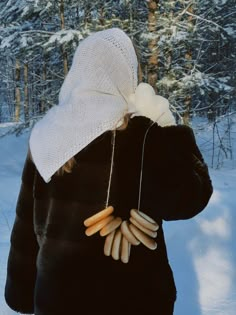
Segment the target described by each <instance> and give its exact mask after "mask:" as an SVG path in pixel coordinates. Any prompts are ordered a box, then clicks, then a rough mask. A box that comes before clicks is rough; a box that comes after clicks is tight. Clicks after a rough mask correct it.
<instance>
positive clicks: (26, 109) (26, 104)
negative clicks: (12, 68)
mask: <svg viewBox="0 0 236 315" xmlns="http://www.w3.org/2000/svg"><path fill="white" fill-rule="evenodd" d="M28 70H29V67H28V64H27V63H25V64H24V114H25V122H26V123H27V124H28V122H29V88H28Z"/></svg>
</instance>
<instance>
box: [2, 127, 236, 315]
mask: <svg viewBox="0 0 236 315" xmlns="http://www.w3.org/2000/svg"><path fill="white" fill-rule="evenodd" d="M4 129H5V128H4ZM1 130H3V128H0V133H1ZM201 139H202V138H201V135H200V133H199V141H200V140H201ZM27 141H28V133H25V134H23V135H21V136H19V137H15V136H14V135H9V136H5V137H3V138H0V149H1V153H0V154H1V155H0V314H1V315H13V314H16V313H15V312H13V311H11V310H10V309H9V308H8V306H7V305H6V304H5V301H4V285H5V276H6V263H7V256H8V251H9V237H10V231H11V227H12V224H13V221H14V215H15V214H14V212H15V204H16V199H17V195H18V191H19V185H20V176H21V172H22V166H23V163H24V159H25V156H26V151H27V146H28V144H27ZM200 142H201V141H200ZM203 153H204V152H203ZM206 154H207V153H206ZM210 174H211V177H212V181H213V186H214V194H213V196H212V198H211V201H210V203H209V205H208V206H207V208H206V209H205V210H204V211H203V212H202V213H201V214H199V215H198V216H197V217H195V218H193V219H191V220H187V221H176V222H165V223H164V228H165V235H166V241H167V246H168V252H169V258H170V263H171V265H172V268H173V270H174V275H175V280H176V285H177V290H178V298H177V302H176V306H175V315H188V314H191V315H235V310H236V245H235V240H236V227H235V226H234V223H235V224H236V211H235V206H236V189H235V188H236V169H230V168H227V169H222V170H217V171H216V170H210ZM75 315H76V314H75ZM111 315H112V314H111Z"/></svg>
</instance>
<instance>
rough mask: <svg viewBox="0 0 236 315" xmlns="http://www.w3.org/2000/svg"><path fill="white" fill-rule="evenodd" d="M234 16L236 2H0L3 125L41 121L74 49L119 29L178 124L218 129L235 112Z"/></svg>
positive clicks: (54, 98)
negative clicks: (203, 123) (202, 121)
mask: <svg viewBox="0 0 236 315" xmlns="http://www.w3.org/2000/svg"><path fill="white" fill-rule="evenodd" d="M235 15H236V9H235V0H177V1H171V0H146V1H143V0H117V1H112V0H103V1H102V0H94V1H85V0H59V1H54V0H53V1H46V0H3V1H1V3H0V73H1V77H2V80H1V81H0V100H1V103H0V122H9V121H15V122H19V123H20V124H21V126H27V125H28V124H31V123H32V122H34V121H35V120H37V119H38V118H39V117H41V116H42V115H44V113H45V112H46V111H47V110H48V109H49V108H50V107H51V106H53V105H55V104H57V97H58V93H59V89H60V86H61V84H62V82H63V80H64V77H65V76H66V74H67V72H68V69H69V67H70V64H71V60H72V56H73V53H74V51H75V49H76V47H77V46H78V44H79V42H80V41H81V40H82V39H83V38H85V37H86V36H88V35H89V34H90V33H92V32H94V31H98V30H102V29H106V28H110V27H120V28H122V29H123V30H124V31H126V32H127V33H128V34H129V36H130V37H131V39H132V40H133V42H134V44H135V45H136V46H137V49H138V51H139V55H140V62H141V65H142V68H143V79H144V80H145V81H146V82H149V83H150V84H152V85H153V87H154V88H155V89H156V91H157V92H158V93H160V94H161V95H164V96H165V97H167V98H168V99H169V101H170V103H171V106H172V109H173V110H174V111H175V113H176V117H177V118H178V119H179V120H180V121H181V122H183V123H186V124H190V123H191V120H192V118H193V117H199V116H201V117H205V118H206V119H207V120H208V121H209V122H211V123H212V124H215V125H216V126H217V123H218V121H219V120H218V119H219V117H226V116H225V115H227V117H230V116H231V115H233V113H234V112H235V101H234V99H235V96H236V95H235V94H236V92H235V90H236V89H235V87H236V78H235V69H236V61H235V60H236V58H235V51H236V45H235V43H236V22H235V21H236V19H235ZM227 119H228V118H227ZM230 123H231V120H229V122H228V124H230ZM216 136H218V135H216Z"/></svg>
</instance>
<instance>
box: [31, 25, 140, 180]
mask: <svg viewBox="0 0 236 315" xmlns="http://www.w3.org/2000/svg"><path fill="white" fill-rule="evenodd" d="M137 67H138V62H137V57H136V54H135V50H134V47H133V45H132V42H131V40H130V38H129V37H128V36H127V35H126V34H125V33H124V32H123V31H121V30H119V29H116V28H113V29H109V30H105V31H101V32H97V33H95V34H92V35H90V36H89V37H88V38H86V39H85V40H83V41H82V42H81V44H80V45H79V47H78V48H77V50H76V52H75V55H74V58H73V62H72V66H71V69H70V71H69V73H68V75H67V77H66V79H65V81H64V83H63V85H62V88H61V91H60V94H59V105H58V106H54V107H53V108H51V109H50V110H49V111H48V112H47V114H46V115H45V116H44V117H43V119H41V120H40V121H39V122H38V123H37V124H36V125H35V126H34V128H33V130H32V133H31V136H30V150H31V154H32V158H33V161H34V163H35V165H36V167H37V169H38V171H39V173H40V174H41V176H42V177H43V179H44V180H45V181H46V182H48V181H50V178H51V176H52V175H53V174H54V173H55V172H56V171H57V170H58V169H59V168H60V167H61V166H62V165H64V163H65V162H66V161H68V160H69V159H70V158H71V157H73V156H74V155H75V154H76V153H78V152H79V151H81V150H82V149H83V148H84V147H86V145H88V144H89V143H90V142H91V141H93V140H94V139H95V138H97V137H98V136H99V135H101V134H102V133H104V132H105V131H107V130H112V129H114V128H115V127H116V125H117V124H118V123H119V121H120V120H121V119H122V117H124V115H125V114H126V113H127V112H129V111H130V110H131V109H130V108H129V104H128V103H129V102H128V96H129V95H130V94H132V93H134V91H135V88H136V86H137Z"/></svg>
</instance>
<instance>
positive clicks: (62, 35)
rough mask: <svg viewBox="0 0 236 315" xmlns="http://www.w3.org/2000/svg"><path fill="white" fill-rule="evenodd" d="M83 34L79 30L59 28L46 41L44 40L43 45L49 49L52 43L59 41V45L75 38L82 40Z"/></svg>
mask: <svg viewBox="0 0 236 315" xmlns="http://www.w3.org/2000/svg"><path fill="white" fill-rule="evenodd" d="M83 38H84V36H83V35H82V33H81V32H80V31H76V30H72V29H71V30H61V31H58V32H56V33H55V34H53V35H52V36H51V37H50V38H49V40H48V42H46V43H45V44H44V45H43V46H44V47H45V48H48V50H50V49H51V48H52V45H53V44H56V43H60V44H61V45H63V44H66V43H68V42H72V41H73V40H75V39H77V40H78V41H80V40H82V39H83Z"/></svg>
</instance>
